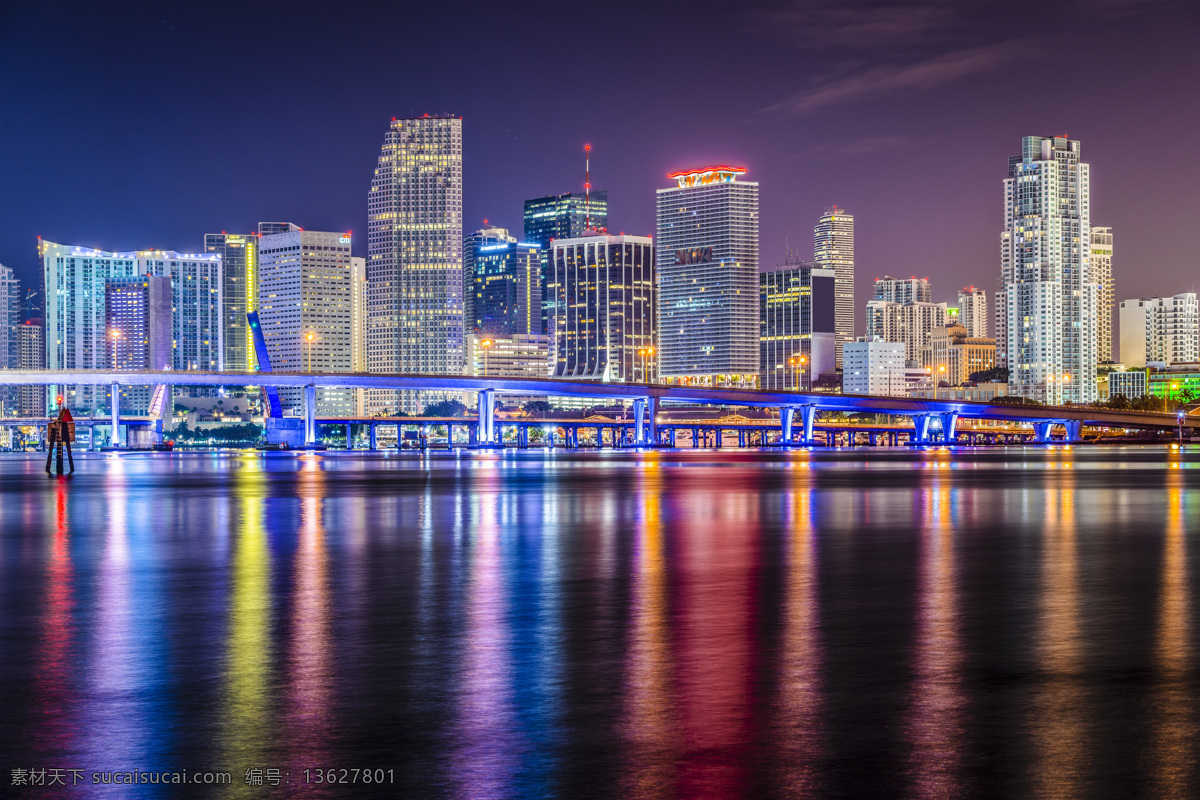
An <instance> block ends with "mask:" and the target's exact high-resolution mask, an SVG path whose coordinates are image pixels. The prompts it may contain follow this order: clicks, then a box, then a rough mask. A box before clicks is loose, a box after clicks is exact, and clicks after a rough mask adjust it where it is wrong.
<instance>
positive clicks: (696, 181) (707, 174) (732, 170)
mask: <svg viewBox="0 0 1200 800" xmlns="http://www.w3.org/2000/svg"><path fill="white" fill-rule="evenodd" d="M745 174H746V168H745V167H727V166H724V165H719V166H715V167H700V168H699V169H687V170H682V171H680V172H672V173H669V174H668V175H667V177H668V178H675V179H676V180H677V181H679V186H680V188H684V187H687V186H705V185H707V184H710V183H733V180H734V178H736V177H737V176H738V175H745Z"/></svg>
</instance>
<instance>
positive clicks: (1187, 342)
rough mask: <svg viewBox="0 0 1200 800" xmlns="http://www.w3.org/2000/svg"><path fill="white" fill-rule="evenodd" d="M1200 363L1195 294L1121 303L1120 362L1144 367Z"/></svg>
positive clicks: (1199, 314)
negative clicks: (1156, 364) (1148, 365)
mask: <svg viewBox="0 0 1200 800" xmlns="http://www.w3.org/2000/svg"><path fill="white" fill-rule="evenodd" d="M1194 361H1200V310H1198V307H1197V303H1196V293H1195V292H1183V293H1182V294H1177V295H1175V296H1174V297H1143V298H1140V299H1134V300H1122V301H1121V363H1122V364H1124V365H1125V366H1126V367H1144V366H1146V365H1147V364H1148V363H1151V362H1158V363H1163V364H1166V365H1167V366H1170V365H1172V364H1182V363H1190V362H1194Z"/></svg>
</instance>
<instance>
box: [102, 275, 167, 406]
mask: <svg viewBox="0 0 1200 800" xmlns="http://www.w3.org/2000/svg"><path fill="white" fill-rule="evenodd" d="M172 317H173V314H172V313H171V279H170V278H169V277H167V276H165V275H162V276H159V275H141V276H138V277H136V278H109V279H108V281H106V282H105V286H104V320H105V322H104V327H105V330H106V332H107V334H108V344H107V347H108V351H109V359H108V366H109V368H110V369H113V370H117V371H126V372H128V371H136V370H151V369H153V370H161V369H171V366H172V364H173V362H174V353H173V352H172V351H173V349H174V348H173V344H174V343H173V341H172ZM152 388H153V387H150V386H122V387H121V390H120V391H121V398H120V399H121V405H120V407H121V409H123V412H122V413H135V412H136V413H144V412H145V411H146V409H147V408H148V407H149V405H150V395H151V391H152Z"/></svg>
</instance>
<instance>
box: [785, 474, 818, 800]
mask: <svg viewBox="0 0 1200 800" xmlns="http://www.w3.org/2000/svg"><path fill="white" fill-rule="evenodd" d="M800 463H801V464H802V465H803V466H805V467H807V462H800ZM784 502H785V503H786V504H787V524H788V531H789V535H788V572H787V582H788V585H787V600H786V605H785V606H784V630H783V665H782V667H783V669H782V671H783V675H782V681H781V686H780V694H781V697H780V714H781V719H780V720H779V723H778V727H779V729H780V731H781V735H780V737H779V763H780V764H781V765H783V769H784V771H785V773H786V776H787V777H786V780H785V787H786V791H787V795H788V796H789V797H817V796H819V791H818V789H819V787H817V786H816V783H815V775H814V773H815V771H816V767H817V761H818V759H819V758H820V755H821V740H822V732H823V731H822V729H823V725H822V717H821V712H822V705H823V704H822V702H821V700H822V697H821V657H822V653H821V642H820V638H819V632H820V621H821V614H820V606H819V597H818V595H817V589H818V583H817V548H816V526H815V525H814V524H813V514H814V508H813V497H812V485H811V473H809V472H808V471H807V470H805V471H797V472H796V473H795V475H794V479H793V483H792V486H791V491H790V492H788V494H787V496H786V498H785V500H784Z"/></svg>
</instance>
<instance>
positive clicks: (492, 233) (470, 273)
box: [463, 220, 517, 361]
mask: <svg viewBox="0 0 1200 800" xmlns="http://www.w3.org/2000/svg"><path fill="white" fill-rule="evenodd" d="M484 222H485V223H486V222H487V220H484ZM516 241H517V239H516V237H515V236H510V235H509V233H508V228H498V227H495V226H493V227H484V228H480V229H479V230H477V231H472V232H471V233H468V234H467V235H466V236H464V237H463V332H464V334H465V335H470V334H471V333H472V332H473V331H474V325H475V254H476V253H477V252H479V248H481V247H489V246H491V245H497V244H507V243H509V242H516ZM469 360H470V358H469V357H468V361H469Z"/></svg>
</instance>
